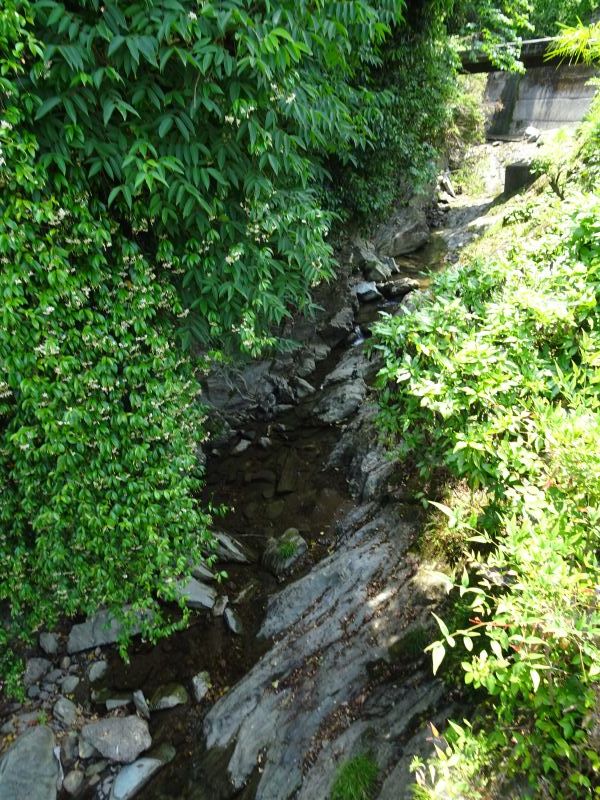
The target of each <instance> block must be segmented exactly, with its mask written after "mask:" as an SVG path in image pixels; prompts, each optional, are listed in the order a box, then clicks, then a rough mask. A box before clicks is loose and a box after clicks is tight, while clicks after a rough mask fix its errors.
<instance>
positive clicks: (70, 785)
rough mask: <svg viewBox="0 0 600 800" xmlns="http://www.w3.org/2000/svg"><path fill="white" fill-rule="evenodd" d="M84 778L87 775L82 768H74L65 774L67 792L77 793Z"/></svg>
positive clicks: (64, 782) (64, 783)
mask: <svg viewBox="0 0 600 800" xmlns="http://www.w3.org/2000/svg"><path fill="white" fill-rule="evenodd" d="M84 778H85V775H84V773H83V772H82V771H81V770H80V769H72V770H71V771H70V772H67V774H66V775H65V779H64V781H63V789H64V790H65V792H66V793H67V794H70V795H75V794H77V793H78V792H79V790H80V789H81V785H82V784H83V780H84Z"/></svg>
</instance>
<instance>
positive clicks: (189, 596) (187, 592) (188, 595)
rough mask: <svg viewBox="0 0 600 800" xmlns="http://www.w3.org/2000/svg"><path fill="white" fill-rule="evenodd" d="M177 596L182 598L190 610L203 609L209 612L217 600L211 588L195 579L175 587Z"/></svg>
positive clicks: (182, 582)
mask: <svg viewBox="0 0 600 800" xmlns="http://www.w3.org/2000/svg"><path fill="white" fill-rule="evenodd" d="M177 595H178V596H179V597H183V599H184V600H185V604H186V605H188V606H189V607H190V608H205V609H208V610H209V611H210V609H211V608H212V607H213V606H214V604H215V600H216V599H217V592H216V590H215V589H213V588H212V586H207V585H206V584H205V583H200V581H197V580H196V579H195V578H190V579H189V580H188V581H185V582H184V581H181V583H179V584H178V585H177Z"/></svg>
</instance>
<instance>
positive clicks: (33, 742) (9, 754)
mask: <svg viewBox="0 0 600 800" xmlns="http://www.w3.org/2000/svg"><path fill="white" fill-rule="evenodd" d="M54 745H55V741H54V734H53V733H52V731H51V730H50V728H47V727H46V726H45V725H40V726H38V727H36V728H31V729H30V730H28V731H27V732H26V733H24V734H23V735H22V736H20V737H19V738H18V739H17V740H16V742H15V743H14V744H13V745H12V746H11V747H10V748H9V749H8V750H7V751H6V753H4V755H3V756H2V757H1V758H0V797H1V798H3V799H4V798H5V800H21V798H23V800H25V799H26V800H56V785H57V781H58V776H59V764H58V761H57V759H56V758H55V756H54Z"/></svg>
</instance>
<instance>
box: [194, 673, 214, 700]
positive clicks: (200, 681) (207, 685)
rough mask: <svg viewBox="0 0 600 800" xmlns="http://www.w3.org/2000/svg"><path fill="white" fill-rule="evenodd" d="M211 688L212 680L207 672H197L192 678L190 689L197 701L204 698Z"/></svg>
mask: <svg viewBox="0 0 600 800" xmlns="http://www.w3.org/2000/svg"><path fill="white" fill-rule="evenodd" d="M211 688H212V682H211V679H210V674H209V673H208V672H199V673H198V674H197V675H194V677H193V678H192V691H193V692H194V699H195V700H196V702H197V703H199V702H200V701H201V700H204V698H205V697H206V695H207V694H208V693H209V691H210V690H211Z"/></svg>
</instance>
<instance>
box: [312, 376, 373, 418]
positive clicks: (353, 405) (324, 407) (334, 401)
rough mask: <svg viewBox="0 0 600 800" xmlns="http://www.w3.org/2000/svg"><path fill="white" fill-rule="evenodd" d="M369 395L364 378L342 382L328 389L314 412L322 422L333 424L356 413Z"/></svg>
mask: <svg viewBox="0 0 600 800" xmlns="http://www.w3.org/2000/svg"><path fill="white" fill-rule="evenodd" d="M366 396H367V385H366V383H365V382H364V380H363V379H362V378H357V379H356V380H354V381H352V382H350V383H341V384H337V385H335V386H333V387H332V388H331V389H329V390H328V391H326V392H325V393H324V394H323V396H322V397H321V399H320V400H319V401H318V403H317V405H316V406H315V408H314V410H313V413H314V415H315V416H316V417H317V419H319V420H320V421H321V422H325V423H327V424H330V425H331V424H333V423H335V422H341V421H342V420H345V419H347V418H348V417H349V416H351V415H352V414H354V413H355V412H356V411H357V410H358V409H359V408H360V406H361V404H362V403H363V402H364V400H365V398H366Z"/></svg>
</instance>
